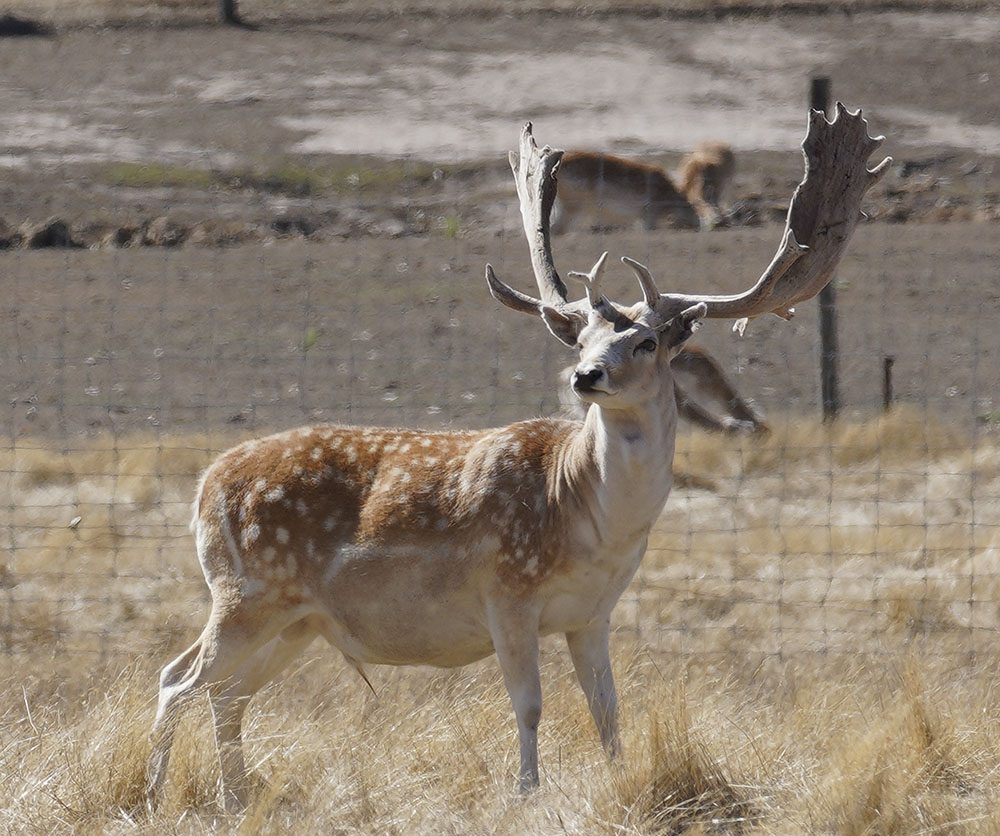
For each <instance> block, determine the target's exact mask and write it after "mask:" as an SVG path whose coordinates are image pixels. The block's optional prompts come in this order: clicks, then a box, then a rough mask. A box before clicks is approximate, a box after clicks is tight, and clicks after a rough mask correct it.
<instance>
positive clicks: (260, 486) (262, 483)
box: [253, 478, 267, 491]
mask: <svg viewBox="0 0 1000 836" xmlns="http://www.w3.org/2000/svg"><path fill="white" fill-rule="evenodd" d="M253 487H254V490H256V491H262V490H264V488H266V487H267V479H263V478H261V479H258V480H257V481H256V482H255V483H254V486H253Z"/></svg>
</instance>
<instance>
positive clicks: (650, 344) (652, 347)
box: [632, 340, 656, 354]
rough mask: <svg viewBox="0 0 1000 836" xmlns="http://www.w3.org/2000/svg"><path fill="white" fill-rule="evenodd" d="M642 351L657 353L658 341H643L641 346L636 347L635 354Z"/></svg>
mask: <svg viewBox="0 0 1000 836" xmlns="http://www.w3.org/2000/svg"><path fill="white" fill-rule="evenodd" d="M640 351H646V352H650V351H656V340H643V341H642V342H641V343H639V345H637V346H636V347H635V351H633V352H632V353H633V354H638V353H639V352H640Z"/></svg>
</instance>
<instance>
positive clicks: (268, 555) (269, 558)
mask: <svg viewBox="0 0 1000 836" xmlns="http://www.w3.org/2000/svg"><path fill="white" fill-rule="evenodd" d="M276 554H277V552H276V551H275V550H274V549H273V548H272V547H271V546H268V547H267V548H266V549H264V551H262V552H261V553H260V558H261V560H263V561H264V562H265V563H271V562H273V561H274V558H275V555H276Z"/></svg>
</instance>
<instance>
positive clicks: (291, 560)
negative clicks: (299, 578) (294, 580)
mask: <svg viewBox="0 0 1000 836" xmlns="http://www.w3.org/2000/svg"><path fill="white" fill-rule="evenodd" d="M298 568H299V565H298V563H296V562H295V556H294V555H291V554H290V555H288V559H287V560H285V569H286V570H287V571H288V574H289V576H292V575H294V574H295V570H296V569H298Z"/></svg>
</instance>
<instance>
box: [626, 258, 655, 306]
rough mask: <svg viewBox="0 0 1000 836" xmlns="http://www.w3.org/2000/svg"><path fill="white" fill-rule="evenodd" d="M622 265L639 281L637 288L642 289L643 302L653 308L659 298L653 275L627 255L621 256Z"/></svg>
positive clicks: (644, 266)
mask: <svg viewBox="0 0 1000 836" xmlns="http://www.w3.org/2000/svg"><path fill="white" fill-rule="evenodd" d="M622 264H624V265H625V266H626V267H628V268H629V269H631V271H632V272H633V273H635V277H636V278H637V279H638V280H639V287H641V288H642V299H643V301H644V302H645V303H646V304H647V305H649V306H650V307H653V306H654V305H655V304H656V302H657V300H659V298H660V289H659V288H658V287H657V286H656V281H655V280H654V279H653V274H652V273H650V272H649V268H647V267H646V265H644V264H640V263H639V262H638V261H636V260H635V259H634V258H629V257H628V256H627V255H623V256H622Z"/></svg>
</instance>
